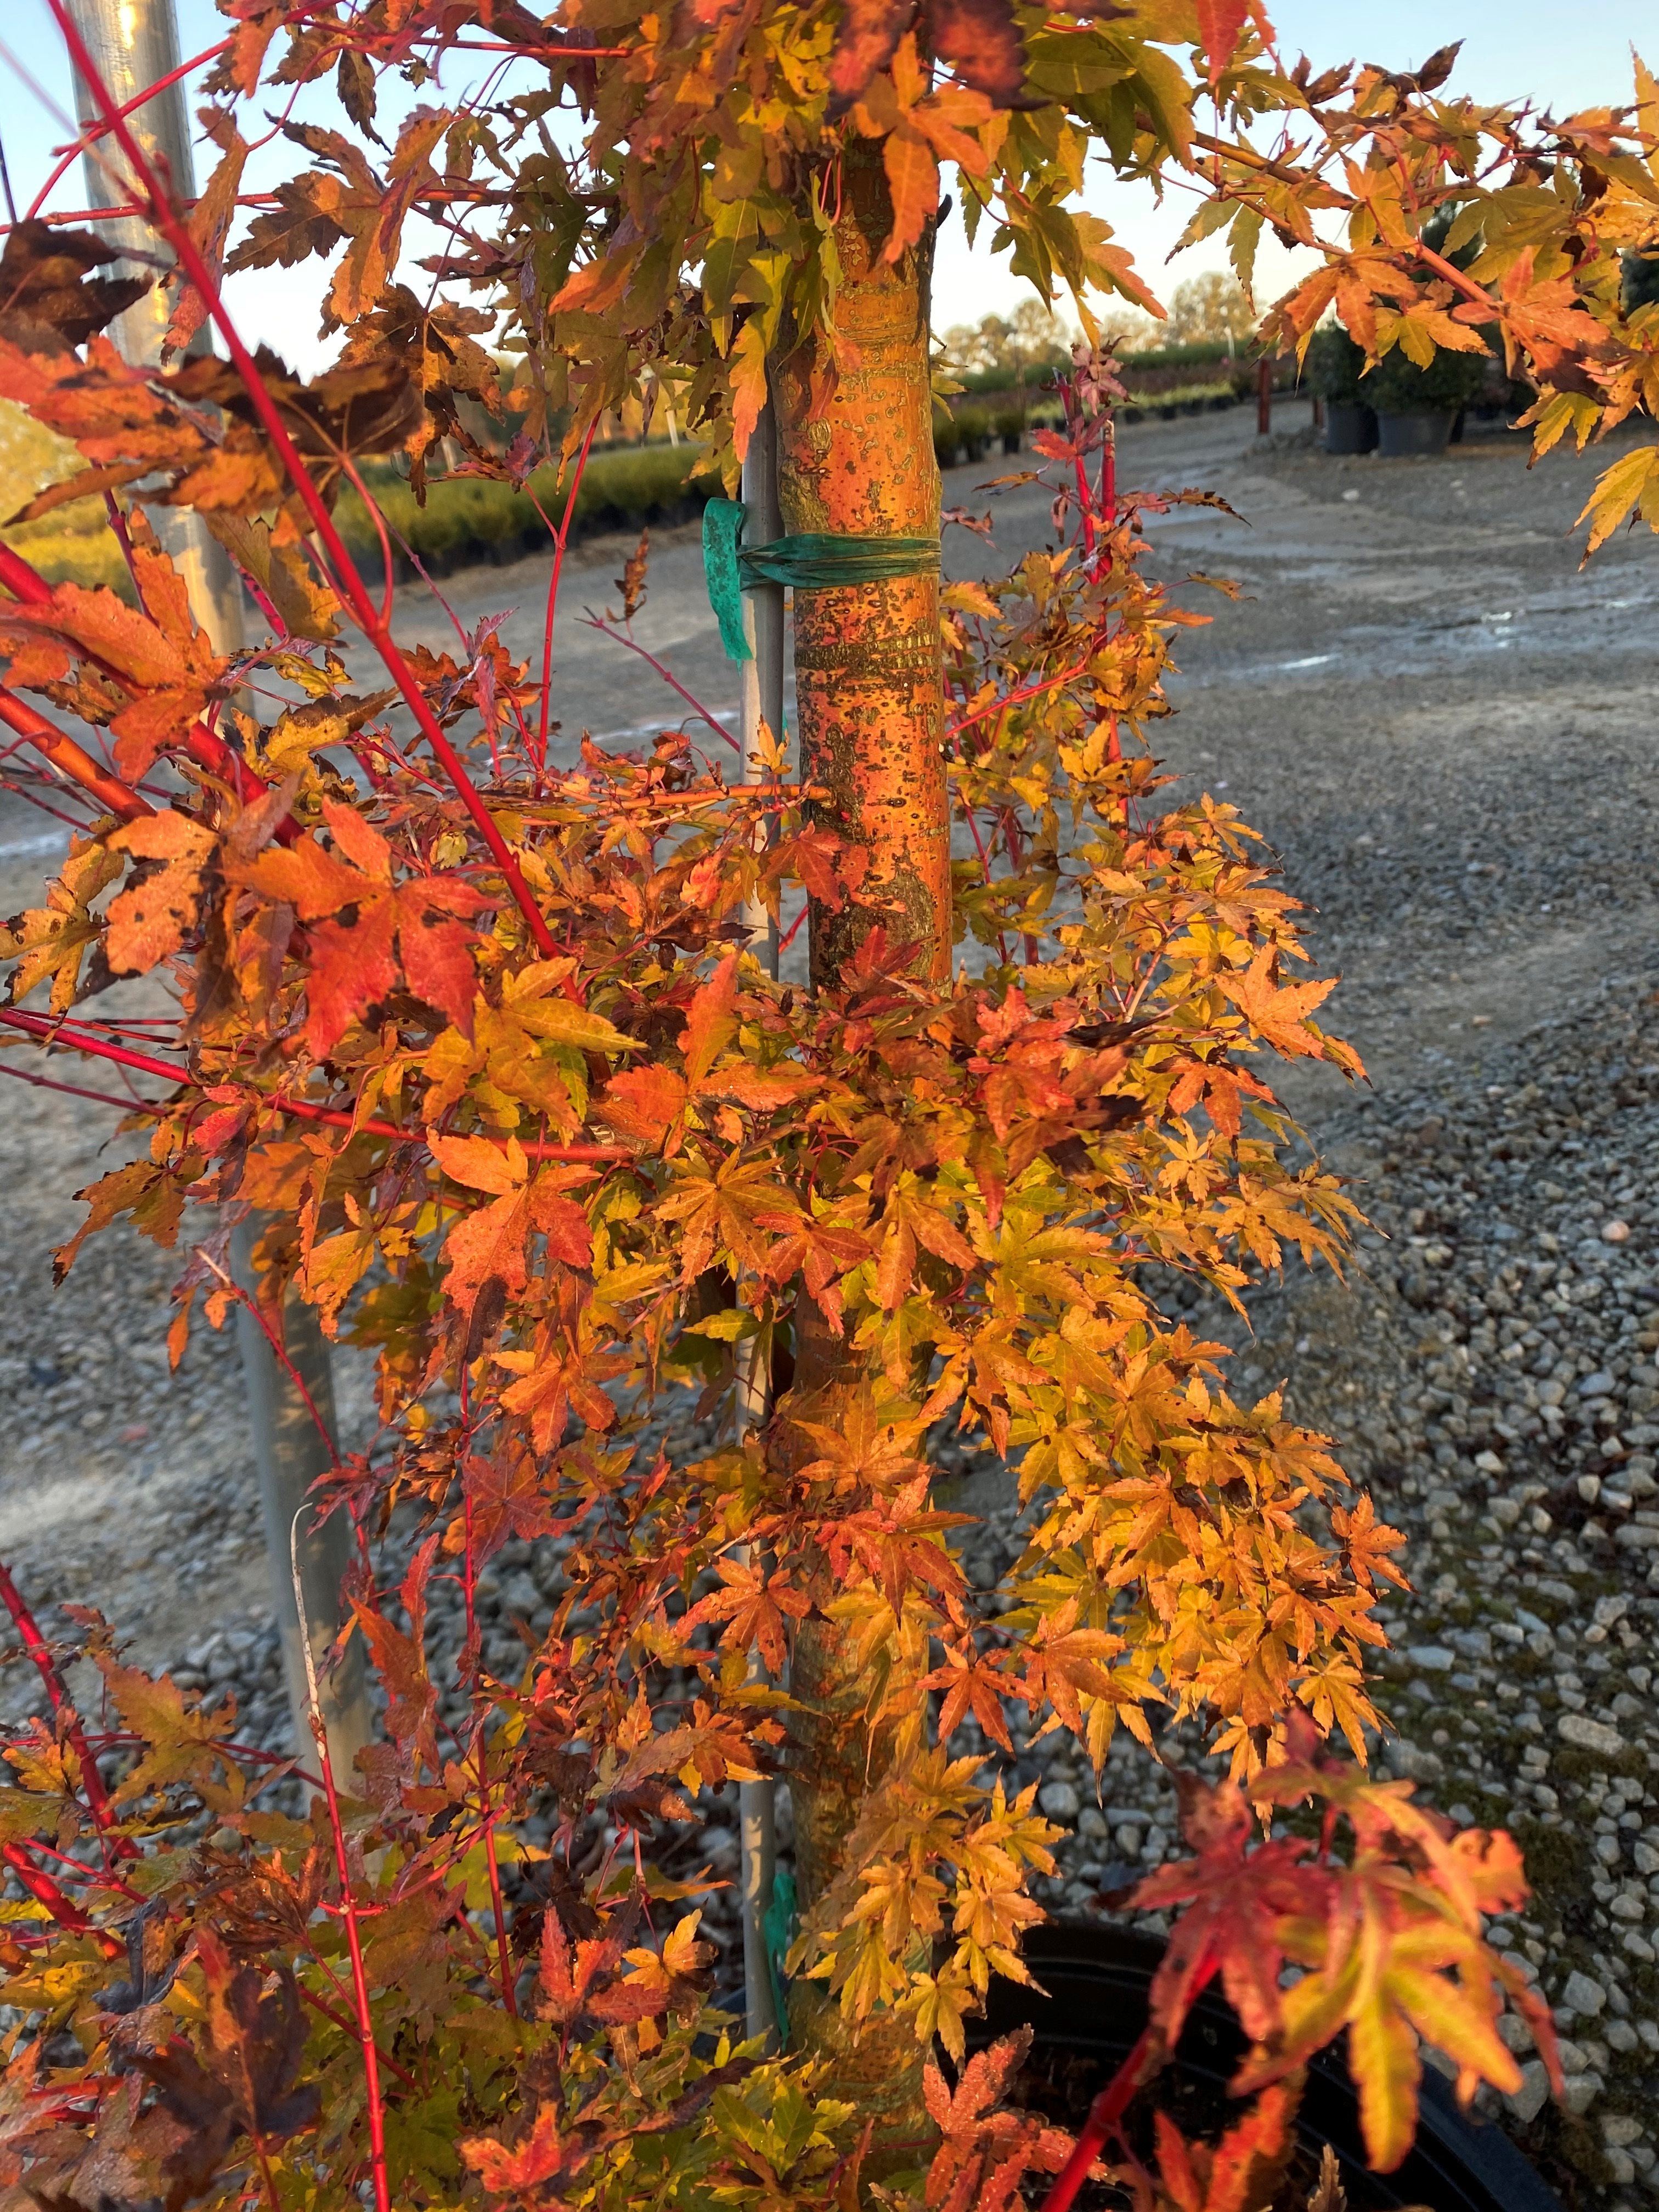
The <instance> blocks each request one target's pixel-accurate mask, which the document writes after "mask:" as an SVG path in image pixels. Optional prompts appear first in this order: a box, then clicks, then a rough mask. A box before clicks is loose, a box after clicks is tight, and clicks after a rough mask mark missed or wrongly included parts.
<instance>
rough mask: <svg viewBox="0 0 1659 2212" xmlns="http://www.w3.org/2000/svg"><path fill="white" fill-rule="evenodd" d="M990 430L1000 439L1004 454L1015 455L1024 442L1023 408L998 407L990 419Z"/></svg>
mask: <svg viewBox="0 0 1659 2212" xmlns="http://www.w3.org/2000/svg"><path fill="white" fill-rule="evenodd" d="M991 428H992V429H993V431H994V433H995V435H997V436H998V437H999V438H1000V439H1001V441H1002V450H1003V452H1004V453H1005V454H1011V453H1018V451H1019V449H1020V447H1022V446H1023V445H1024V442H1025V410H1024V407H1021V406H1009V407H999V408H998V409H997V410H996V412H995V414H994V415H993V416H992V417H991Z"/></svg>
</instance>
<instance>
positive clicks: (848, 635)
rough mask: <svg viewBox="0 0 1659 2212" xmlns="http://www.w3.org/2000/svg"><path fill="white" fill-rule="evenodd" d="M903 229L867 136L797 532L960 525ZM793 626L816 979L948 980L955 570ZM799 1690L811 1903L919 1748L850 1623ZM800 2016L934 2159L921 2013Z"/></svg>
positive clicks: (785, 412)
mask: <svg viewBox="0 0 1659 2212" xmlns="http://www.w3.org/2000/svg"><path fill="white" fill-rule="evenodd" d="M891 228H892V207H891V203H890V198H889V197H888V191H887V182H886V177H885V173H884V170H883V167H882V159H881V151H880V149H879V147H878V146H874V145H867V144H863V143H858V144H854V145H853V146H850V147H849V148H848V150H847V153H846V155H845V156H844V158H843V165H842V213H841V217H840V220H839V221H838V222H837V224H836V245H837V248H838V251H839V253H840V257H841V264H842V275H843V281H844V289H843V290H842V293H841V295H840V298H839V300H838V301H837V305H836V324H837V327H838V331H839V333H840V336H841V338H842V343H843V347H844V351H843V354H842V363H841V370H840V374H839V377H838V378H837V379H836V381H835V383H834V385H833V387H832V388H831V390H830V396H829V398H828V400H827V403H826V402H825V399H824V392H825V389H826V371H827V369H828V367H829V349H828V348H827V347H826V346H825V345H823V343H822V342H821V341H817V340H813V341H810V342H809V343H806V344H804V345H802V346H800V347H799V349H797V350H795V351H794V352H793V353H792V354H787V355H786V356H785V357H783V358H782V359H781V361H780V362H778V363H777V365H776V368H775V380H774V404H775V408H776V412H777V420H778V435H779V449H780V465H781V481H780V487H779V489H780V496H781V506H782V509H783V516H784V522H785V526H786V527H787V529H788V530H789V531H790V532H808V531H811V532H827V533H831V534H835V535H837V536H853V535H858V536H877V537H924V538H937V537H938V534H939V469H938V466H937V465H936V463H935V461H934V458H933V400H932V393H931V386H930V380H929V372H928V358H927V343H928V277H929V271H930V265H931V259H932V244H933V240H932V233H931V230H930V231H929V233H928V234H927V236H926V237H925V238H924V240H923V241H922V243H921V246H919V247H917V248H915V249H912V250H910V251H908V252H905V253H904V254H903V255H902V256H901V258H899V259H898V261H897V262H896V263H890V262H887V261H884V260H883V258H882V249H883V246H884V244H885V242H886V240H887V237H888V234H889V233H890V230H891ZM794 630H795V671H796V696H797V717H798V726H799V733H800V762H801V774H802V777H803V779H804V780H805V781H810V782H812V783H816V784H819V785H822V786H823V787H824V788H825V790H826V791H827V793H828V796H827V797H826V798H825V799H823V800H821V801H819V802H817V804H816V805H815V807H814V810H813V812H814V817H815V818H816V819H817V822H819V823H821V824H822V825H823V827H824V828H826V829H829V830H831V831H833V832H834V834H835V835H836V836H837V837H839V838H841V839H842V840H843V841H844V842H847V843H848V844H850V845H853V846H855V847H858V848H860V849H861V850H862V852H863V854H864V855H865V857H866V870H865V872H864V874H863V876H862V878H861V879H860V882H859V884H858V885H857V888H856V890H855V892H854V896H853V897H852V898H851V900H850V901H849V902H848V903H847V904H845V905H843V906H842V908H841V910H840V911H839V912H838V913H831V912H829V910H828V909H827V908H823V907H822V906H818V905H815V906H814V908H813V910H812V913H811V980H812V984H813V987H814V988H815V989H817V988H823V987H833V986H834V985H835V984H836V982H837V981H840V980H841V979H842V977H843V976H844V975H845V970H846V966H847V963H848V958H849V957H850V956H851V955H852V954H853V953H854V952H855V951H857V949H858V947H859V946H860V945H862V944H863V943H864V941H865V939H866V938H867V937H868V936H869V934H870V933H871V931H872V929H875V928H878V927H879V928H880V929H881V930H883V931H884V933H885V936H886V939H887V941H888V943H889V944H890V945H896V944H901V943H902V944H910V945H916V946H917V947H918V948H919V954H918V961H917V964H918V966H919V968H920V969H921V973H922V974H924V975H927V976H928V977H929V978H931V979H933V980H934V981H939V980H943V979H944V978H945V977H947V976H948V975H950V972H951V842H950V818H949V812H948V808H947V805H946V797H945V764H944V759H943V755H942V750H941V746H942V742H943V716H944V702H943V686H942V682H941V673H940V651H939V584H938V580H937V578H936V577H934V576H932V575H927V576H907V577H902V578H898V579H896V580H892V581H890V582H884V583H880V584H859V585H850V586H838V587H836V589H833V590H827V591H810V592H797V593H796V595H795V611H794ZM796 1329H797V1344H796V1369H795V1376H794V1386H793V1388H794V1394H795V1396H796V1400H797V1402H798V1403H800V1402H801V1401H805V1400H809V1399H810V1400H811V1401H813V1403H812V1410H811V1418H813V1419H816V1420H822V1421H828V1422H829V1423H832V1424H833V1423H835V1422H836V1418H837V1415H836V1407H837V1401H841V1402H842V1403H844V1401H845V1400H846V1398H847V1396H848V1395H850V1393H851V1392H852V1390H853V1389H854V1388H855V1387H856V1376H855V1370H854V1367H853V1364H852V1363H851V1362H850V1361H849V1360H848V1356H847V1353H846V1352H845V1350H844V1347H843V1346H842V1343H841V1340H839V1339H838V1338H836V1337H834V1336H832V1335H831V1334H829V1330H828V1329H827V1328H826V1327H825V1326H824V1325H823V1322H822V1320H821V1318H820V1316H818V1314H817V1310H816V1309H815V1308H813V1307H812V1304H811V1300H810V1299H805V1298H803V1299H802V1300H801V1302H800V1305H799V1307H798V1309H797V1322H796ZM909 1671H910V1672H911V1673H912V1674H913V1675H914V1674H915V1673H917V1672H919V1668H911V1669H910V1670H909ZM790 1687H791V1692H792V1695H793V1697H794V1698H795V1699H798V1700H799V1701H800V1704H801V1705H803V1706H804V1707H805V1708H806V1711H805V1712H804V1713H800V1714H798V1715H797V1716H796V1717H795V1720H794V1723H793V1727H792V1755H791V1759H790V1768H789V1781H790V1795H791V1800H792V1803H793V1811H794V1825H795V1848H796V1874H797V1880H798V1882H799V1893H800V1904H801V1909H802V1911H803V1912H804V1913H805V1912H807V1911H811V1907H812V1905H814V1904H815V1903H816V1901H817V1899H819V1898H820V1897H821V1896H822V1895H823V1892H824V1890H825V1889H826V1888H827V1887H828V1886H829V1883H830V1882H831V1881H833V1880H834V1879H835V1876H836V1873H837V1872H838V1871H839V1869H840V1867H841V1865H842V1859H843V1857H844V1853H845V1846H846V1841H847V1837H848V1832H849V1831H850V1829H851V1827H852V1826H853V1823H854V1820H856V1818H857V1816H858V1813H859V1809H860V1805H861V1804H862V1803H863V1802H864V1801H865V1800H866V1797H868V1796H869V1795H870V1794H871V1793H872V1791H879V1790H881V1789H882V1787H883V1786H884V1781H885V1779H886V1778H887V1777H888V1776H889V1775H890V1772H891V1771H894V1765H895V1759H896V1757H902V1747H901V1746H900V1743H899V1742H898V1741H897V1739H896V1729H895V1727H894V1725H893V1723H892V1722H891V1720H890V1719H888V1720H886V1721H884V1722H883V1723H880V1724H878V1726H877V1727H875V1728H874V1729H872V1727H871V1725H870V1723H869V1721H868V1719H867V1717H866V1712H867V1707H868V1705H869V1702H870V1699H871V1696H872V1690H874V1689H875V1687H876V1686H875V1684H874V1683H872V1681H871V1680H867V1679H865V1678H864V1677H862V1676H861V1674H860V1671H859V1669H858V1668H857V1666H856V1663H855V1661H854V1655H853V1654H852V1652H851V1650H849V1648H848V1639H846V1638H844V1637H843V1636H842V1632H841V1631H840V1630H839V1629H838V1628H836V1626H835V1625H834V1624H833V1623H830V1622H828V1621H824V1620H811V1621H808V1622H806V1623H805V1624H803V1626H801V1628H800V1630H799V1632H798V1633H797V1634H796V1636H795V1638H794V1643H793V1654H792V1662H791V1675H790ZM895 1689H900V1690H901V1695H902V1687H901V1684H900V1683H899V1682H898V1681H896V1680H893V1679H892V1678H890V1679H889V1680H888V1683H887V1690H888V1694H889V1699H891V1693H892V1692H893V1691H894V1690H895ZM907 1733H908V1732H907ZM789 2025H790V2038H791V2042H792V2045H805V2046H806V2047H808V2048H811V2049H812V2050H815V2051H818V2052H819V2053H821V2054H822V2055H823V2057H826V2058H828V2059H829V2063H830V2081H829V2083H828V2084H827V2085H826V2086H827V2087H828V2089H829V2093H830V2094H832V2095H843V2096H848V2097H851V2098H854V2099H855V2100H857V2102H858V2104H859V2106H860V2109H861V2111H862V2112H865V2113H866V2115H868V2116H871V2117H873V2118H875V2119H876V2122H877V2136H876V2142H875V2146H874V2155H875V2158H876V2160H877V2168H878V2170H880V2168H881V2167H883V2166H886V2167H889V2168H890V2167H892V2166H898V2165H908V2164H915V2163H917V2162H919V2160H921V2158H922V2157H924V2156H925V2148H924V2146H925V2143H926V2140H927V2123H926V2118H925V2115H924V2112H923V2109H922V2105H921V2067H922V2063H923V2058H924V2055H925V2054H924V2053H923V2051H922V2050H921V2045H919V2044H918V2042H917V2039H916V2036H915V2028H914V2026H913V2024H912V2022H911V2021H908V2019H903V2020H898V2019H895V2018H893V2017H892V2016H891V2015H878V2016H876V2017H875V2018H873V2019H872V2020H871V2021H869V2022H867V2023H866V2027H865V2028H864V2030H863V2032H862V2033H860V2035H858V2036H857V2037H856V2039H854V2037H853V2036H851V2035H850V2034H849V2033H848V2030H847V2029H846V2027H845V2026H844V2024H843V2023H842V2020H841V2017H840V2011H839V2004H838V2001H836V2000H835V1999H832V1998H830V1997H829V1995H828V1993H827V1991H826V1990H825V1987H824V1985H823V1984H822V1983H813V1982H805V1981H799V1980H798V1981H796V1982H795V1983H794V1984H793V1986H792V1989H791V1991H790V2001H789Z"/></svg>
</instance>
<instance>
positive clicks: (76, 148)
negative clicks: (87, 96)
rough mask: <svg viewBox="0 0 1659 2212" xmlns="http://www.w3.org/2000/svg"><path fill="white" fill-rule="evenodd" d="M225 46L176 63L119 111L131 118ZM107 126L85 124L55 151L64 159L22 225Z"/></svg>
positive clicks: (221, 44) (223, 43)
mask: <svg viewBox="0 0 1659 2212" xmlns="http://www.w3.org/2000/svg"><path fill="white" fill-rule="evenodd" d="M229 44H230V40H228V39H221V40H220V41H219V43H218V45H217V46H209V47H208V48H207V49H206V50H205V51H204V52H202V53H199V54H197V55H195V56H193V57H192V58H191V60H189V61H187V62H180V63H179V66H178V68H177V69H176V70H168V71H167V75H166V76H158V77H157V78H156V80H155V83H154V84H147V85H146V86H145V87H144V88H143V91H142V92H139V93H135V94H133V96H132V98H131V100H128V101H127V103H126V105H125V106H124V107H123V108H122V110H121V113H122V114H123V115H131V113H132V112H133V111H134V110H135V109H136V108H140V107H143V106H146V105H147V103H148V102H149V101H150V100H154V99H155V95H156V94H157V93H158V92H165V91H166V90H167V87H168V86H169V85H170V84H177V83H178V82H179V78H180V77H181V76H189V75H190V73H191V70H193V69H200V67H201V66H202V64H203V63H204V62H210V61H215V60H216V59H217V58H218V57H219V56H220V55H221V54H222V53H223V52H224V51H225V49H226V47H227V46H229ZM108 131H109V125H107V124H106V123H89V124H88V125H87V127H86V129H85V130H84V131H82V133H81V136H80V137H78V138H77V139H76V142H75V143H74V144H73V145H72V146H60V147H59V148H58V152H59V153H60V154H61V155H63V157H64V158H63V159H62V161H59V162H58V167H56V168H55V169H54V170H53V171H52V174H51V175H50V176H49V177H48V178H47V179H46V183H45V184H44V185H41V187H40V191H38V192H36V194H35V195H34V197H33V200H32V201H31V202H30V204H29V208H28V211H27V214H26V215H25V216H24V217H23V220H24V222H33V219H34V217H35V216H38V215H39V214H40V209H41V205H42V203H43V202H44V201H45V200H46V197H48V195H49V194H50V192H51V191H52V186H53V185H55V184H56V183H57V182H58V179H59V177H61V176H62V175H63V173H64V170H65V169H69V168H72V167H74V165H75V164H76V161H79V160H80V158H81V156H82V154H84V153H85V152H86V151H87V149H88V147H91V146H94V145H96V143H98V141H99V139H100V138H103V137H107V135H108Z"/></svg>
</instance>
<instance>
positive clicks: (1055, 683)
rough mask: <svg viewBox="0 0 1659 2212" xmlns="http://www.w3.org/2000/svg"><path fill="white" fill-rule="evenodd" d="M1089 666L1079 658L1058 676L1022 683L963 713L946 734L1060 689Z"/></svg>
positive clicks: (1082, 673) (1083, 673) (949, 735)
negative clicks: (971, 711)
mask: <svg viewBox="0 0 1659 2212" xmlns="http://www.w3.org/2000/svg"><path fill="white" fill-rule="evenodd" d="M1088 668H1089V664H1088V662H1087V660H1079V662H1078V663H1077V665H1076V666H1075V667H1073V668H1063V669H1062V670H1061V671H1060V674H1059V675H1058V676H1045V677H1043V678H1042V679H1041V681H1040V682H1038V683H1035V684H1021V685H1020V686H1019V688H1018V690H1014V691H1010V692H1009V693H1007V694H1006V696H1005V697H1003V698H1000V699H993V700H991V701H990V702H989V703H988V704H987V705H986V706H983V707H976V708H975V709H974V711H973V713H972V714H963V716H962V717H961V718H960V720H957V721H954V722H952V723H951V726H950V727H949V728H948V729H947V730H946V732H945V735H946V737H949V738H954V737H956V736H957V734H958V733H959V732H961V731H963V730H966V729H969V728H971V727H972V726H973V724H974V723H975V722H982V721H983V720H985V718H986V716H987V714H1001V713H1002V711H1003V709H1004V708H1006V707H1018V705H1020V703H1021V702H1023V701H1024V700H1026V699H1036V698H1040V697H1041V696H1042V694H1043V692H1045V691H1054V690H1059V688H1060V685H1061V684H1070V683H1072V682H1073V680H1074V679H1075V678H1077V677H1079V676H1083V675H1086V674H1087V672H1088Z"/></svg>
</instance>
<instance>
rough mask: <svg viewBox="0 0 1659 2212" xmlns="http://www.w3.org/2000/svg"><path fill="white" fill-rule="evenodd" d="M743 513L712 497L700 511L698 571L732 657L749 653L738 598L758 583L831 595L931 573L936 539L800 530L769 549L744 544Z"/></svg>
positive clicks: (936, 565) (733, 503)
mask: <svg viewBox="0 0 1659 2212" xmlns="http://www.w3.org/2000/svg"><path fill="white" fill-rule="evenodd" d="M743 523H744V509H743V507H742V506H741V505H740V504H739V502H738V501H736V500H734V499H711V500H710V501H709V502H708V506H707V507H704V509H703V511H702V566H703V574H704V576H705V577H706V579H707V580H708V603H709V605H711V606H712V607H713V608H714V617H715V619H716V621H717V622H718V623H720V642H721V644H722V645H724V646H725V647H726V653H727V656H728V657H729V658H730V659H732V660H747V659H750V657H751V656H750V650H749V641H748V639H747V638H746V637H745V636H744V625H743V594H744V592H745V591H752V590H753V589H754V587H755V586H756V585H757V584H782V585H784V586H787V587H788V588H789V589H792V590H794V591H797V592H832V591H834V590H836V588H837V586H842V585H845V584H885V583H890V581H891V580H893V579H894V578H895V577H896V576H936V575H938V574H939V540H938V538H860V537H854V536H848V537H838V536H836V535H834V534H833V533H831V532H828V531H820V530H804V531H802V532H799V534H798V535H797V536H793V537H788V538H774V539H773V540H772V541H771V543H770V544H768V545H753V546H746V545H744V543H743Z"/></svg>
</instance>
